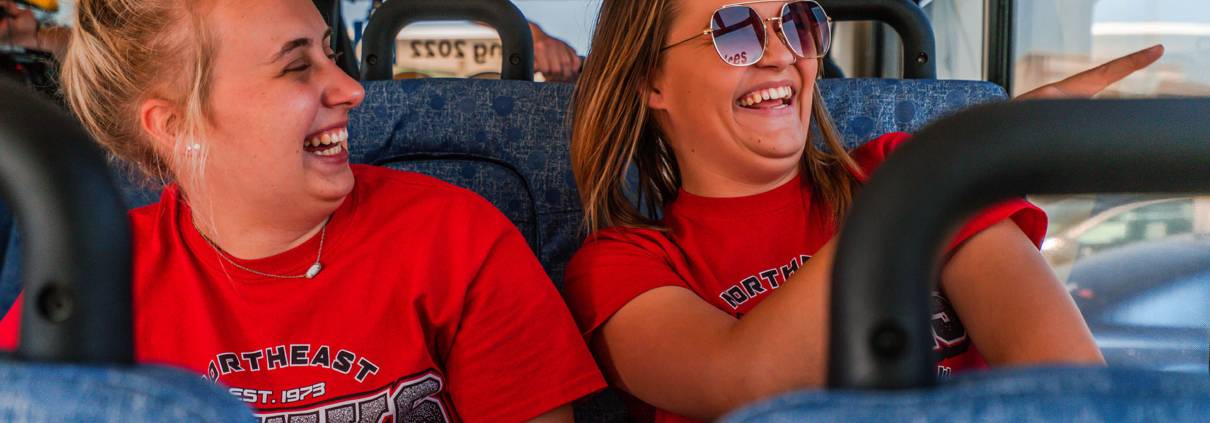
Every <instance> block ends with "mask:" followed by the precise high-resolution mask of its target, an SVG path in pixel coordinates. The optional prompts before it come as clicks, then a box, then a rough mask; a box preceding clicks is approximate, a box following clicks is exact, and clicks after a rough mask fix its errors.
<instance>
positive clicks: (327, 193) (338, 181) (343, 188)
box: [307, 166, 356, 201]
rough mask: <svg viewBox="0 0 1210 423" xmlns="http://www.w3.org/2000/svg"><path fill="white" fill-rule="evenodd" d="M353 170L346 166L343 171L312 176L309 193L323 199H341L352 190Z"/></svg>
mask: <svg viewBox="0 0 1210 423" xmlns="http://www.w3.org/2000/svg"><path fill="white" fill-rule="evenodd" d="M355 183H356V181H355V180H354V178H353V171H352V169H349V168H348V167H347V166H346V167H345V170H344V171H343V172H336V173H327V174H324V175H314V176H312V180H311V183H309V184H307V185H309V187H308V188H309V189H308V190H307V191H310V192H311V195H312V196H313V197H315V198H317V199H320V200H323V201H341V200H343V199H344V198H345V197H346V196H348V195H349V193H351V192H353V185H354V184H355Z"/></svg>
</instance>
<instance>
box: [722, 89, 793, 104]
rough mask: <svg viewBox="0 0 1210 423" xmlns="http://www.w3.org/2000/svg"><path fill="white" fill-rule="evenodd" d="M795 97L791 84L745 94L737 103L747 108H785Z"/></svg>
mask: <svg viewBox="0 0 1210 423" xmlns="http://www.w3.org/2000/svg"><path fill="white" fill-rule="evenodd" d="M793 99H794V88H793V87H790V86H789V85H786V86H781V87H775V88H765V89H761V90H756V91H752V92H750V93H747V94H744V95H743V96H741V97H740V98H739V100H736V101H735V104H736V105H738V106H739V107H743V108H745V109H757V110H765V109H783V108H786V107H789V106H790V104H791V103H792V102H793Z"/></svg>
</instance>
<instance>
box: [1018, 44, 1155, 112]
mask: <svg viewBox="0 0 1210 423" xmlns="http://www.w3.org/2000/svg"><path fill="white" fill-rule="evenodd" d="M1163 56H1164V46H1163V45H1162V44H1158V45H1155V46H1152V47H1149V48H1146V49H1143V50H1140V51H1137V52H1134V53H1131V54H1128V55H1125V56H1122V57H1119V58H1117V59H1114V60H1113V61H1111V62H1109V63H1106V64H1103V65H1101V66H1097V67H1095V68H1092V69H1089V70H1086V71H1084V72H1080V73H1078V74H1076V75H1075V76H1072V77H1070V78H1067V79H1064V80H1062V81H1059V82H1055V83H1052V84H1048V85H1044V86H1042V87H1040V88H1038V89H1036V90H1033V91H1030V92H1027V93H1025V94H1021V95H1020V96H1018V97H1017V98H1016V100H1041V99H1060V98H1089V97H1092V96H1094V95H1097V94H1098V93H1100V92H1101V91H1104V90H1105V88H1108V87H1109V86H1110V85H1113V84H1114V83H1115V82H1118V81H1121V80H1122V78H1125V77H1127V76H1130V75H1131V74H1133V73H1135V72H1138V71H1140V70H1142V69H1144V68H1146V67H1148V66H1151V64H1152V63H1155V62H1156V61H1158V60H1160V58H1161V57H1163Z"/></svg>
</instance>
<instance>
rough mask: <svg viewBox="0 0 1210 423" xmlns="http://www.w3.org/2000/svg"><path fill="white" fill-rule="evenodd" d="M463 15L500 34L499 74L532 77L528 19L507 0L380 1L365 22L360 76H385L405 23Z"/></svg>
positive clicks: (375, 78) (372, 78) (389, 73)
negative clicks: (501, 66)
mask: <svg viewBox="0 0 1210 423" xmlns="http://www.w3.org/2000/svg"><path fill="white" fill-rule="evenodd" d="M451 19H466V20H471V21H477V22H483V23H486V24H488V25H490V26H492V27H493V28H495V29H496V32H497V33H499V34H500V47H501V52H502V54H503V55H504V63H503V68H502V69H501V70H500V75H501V78H503V79H511V80H519V81H533V80H534V40H533V35H532V34H531V33H530V32H529V21H527V20H526V19H525V15H523V14H521V10H519V9H517V6H514V5H513V3H512V2H511V1H508V0H393V1H388V2H385V3H383V4H382V6H380V7H379V8H378V9H377V10H375V11H374V15H373V16H371V17H370V23H369V24H368V25H367V26H366V30H365V35H364V38H363V40H362V47H361V48H362V50H361V52H362V57H363V60H362V66H361V69H362V70H361V79H363V80H367V81H381V80H389V79H391V78H392V77H393V75H392V70H391V66H392V62H393V60H392V58H393V57H394V52H395V37H396V36H397V35H398V34H399V31H400V30H402V29H403V28H404V27H405V26H407V25H408V24H411V23H415V22H420V21H434V20H451Z"/></svg>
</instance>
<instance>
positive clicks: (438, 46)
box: [342, 0, 600, 81]
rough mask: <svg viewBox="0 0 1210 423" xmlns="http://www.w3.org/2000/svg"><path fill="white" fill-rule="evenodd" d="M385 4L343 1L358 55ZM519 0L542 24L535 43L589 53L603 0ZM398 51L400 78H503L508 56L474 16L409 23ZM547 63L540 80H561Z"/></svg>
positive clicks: (369, 0) (367, 0)
mask: <svg viewBox="0 0 1210 423" xmlns="http://www.w3.org/2000/svg"><path fill="white" fill-rule="evenodd" d="M381 3H383V1H382V0H342V8H343V11H344V20H345V28H346V29H347V30H348V31H349V37H350V38H349V39H350V40H353V43H354V46H355V48H354V50H355V51H357V52H358V54H360V51H361V47H360V44H359V43H360V42H361V39H362V34H363V32H364V31H365V28H366V25H367V23H368V21H369V19H370V16H372V15H373V11H374V9H375V8H376V7H377V5H379V4H381ZM513 4H514V5H516V6H517V8H518V9H520V10H521V13H523V14H524V15H525V17H526V19H528V20H529V21H530V23H531V24H533V26H534V28H537V29H536V30H535V32H534V35H535V43H541V42H545V44H546V46H545V47H546V49H548V50H549V49H557V50H559V51H560V52H561V53H565V54H573V55H579V56H584V55H586V54H588V44H589V42H590V40H591V38H592V28H593V23H594V22H595V19H596V11H597V9H599V8H600V0H568V1H544V0H516V1H514V2H513ZM538 31H540V33H539V32H538ZM540 38H541V39H540ZM543 40H545V41H543ZM540 50H542V46H535V53H541V51H540ZM395 52H396V53H395V55H396V56H395V66H394V74H395V76H396V78H397V79H402V78H426V77H454V78H499V77H500V65H501V61H502V60H503V56H502V55H501V44H500V37H499V35H498V34H497V33H496V31H495V30H494V29H492V28H490V27H487V26H484V25H479V24H476V23H474V22H468V21H433V22H418V23H415V24H411V25H408V26H407V27H406V28H404V29H403V30H401V31H400V32H399V36H398V37H397V38H396V48H395ZM542 68H543V64H542V61H541V60H536V61H535V71H537V72H538V73H539V74H538V75H536V80H538V81H542V80H559V79H561V78H558V77H554V76H547V75H543V74H542V71H543V69H542ZM577 73H578V71H577Z"/></svg>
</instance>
